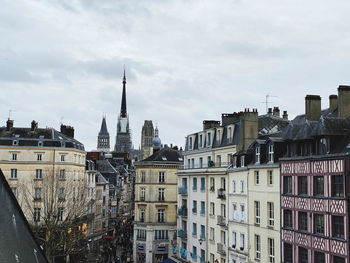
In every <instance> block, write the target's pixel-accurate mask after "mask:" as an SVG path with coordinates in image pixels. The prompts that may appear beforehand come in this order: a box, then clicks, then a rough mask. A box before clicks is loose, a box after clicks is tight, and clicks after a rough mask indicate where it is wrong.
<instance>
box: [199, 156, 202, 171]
mask: <svg viewBox="0 0 350 263" xmlns="http://www.w3.org/2000/svg"><path fill="white" fill-rule="evenodd" d="M199 168H203V157H199Z"/></svg>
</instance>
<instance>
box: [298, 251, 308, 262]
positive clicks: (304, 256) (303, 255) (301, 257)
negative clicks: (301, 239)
mask: <svg viewBox="0 0 350 263" xmlns="http://www.w3.org/2000/svg"><path fill="white" fill-rule="evenodd" d="M299 263H308V258H307V249H306V248H303V247H299Z"/></svg>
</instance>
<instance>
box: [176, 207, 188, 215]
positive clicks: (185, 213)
mask: <svg viewBox="0 0 350 263" xmlns="http://www.w3.org/2000/svg"><path fill="white" fill-rule="evenodd" d="M177 214H178V215H179V216H187V207H184V208H179V209H178V210H177Z"/></svg>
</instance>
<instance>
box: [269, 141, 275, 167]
mask: <svg viewBox="0 0 350 263" xmlns="http://www.w3.org/2000/svg"><path fill="white" fill-rule="evenodd" d="M273 154H274V152H273V144H270V145H269V162H270V163H273V159H274V156H273Z"/></svg>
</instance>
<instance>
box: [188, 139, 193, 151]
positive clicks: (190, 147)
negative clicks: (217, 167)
mask: <svg viewBox="0 0 350 263" xmlns="http://www.w3.org/2000/svg"><path fill="white" fill-rule="evenodd" d="M188 148H189V149H190V150H192V137H190V141H189V143H188Z"/></svg>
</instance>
